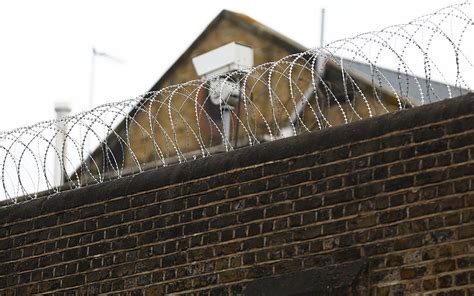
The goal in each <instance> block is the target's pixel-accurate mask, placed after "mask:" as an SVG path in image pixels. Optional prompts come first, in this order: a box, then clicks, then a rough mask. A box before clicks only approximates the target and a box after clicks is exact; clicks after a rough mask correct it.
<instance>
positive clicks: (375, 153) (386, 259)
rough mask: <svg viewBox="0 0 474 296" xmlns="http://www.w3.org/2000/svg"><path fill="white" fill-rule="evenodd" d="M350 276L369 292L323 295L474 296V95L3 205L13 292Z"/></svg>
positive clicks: (135, 290) (6, 276) (4, 266)
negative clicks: (344, 271) (343, 272)
mask: <svg viewBox="0 0 474 296" xmlns="http://www.w3.org/2000/svg"><path fill="white" fill-rule="evenodd" d="M348 265H350V266H356V267H357V268H360V269H361V270H362V271H361V272H362V273H357V272H356V269H353V272H352V273H351V277H356V278H351V279H350V280H348V282H351V283H352V282H353V281H356V282H358V284H357V285H358V286H357V288H354V289H355V290H350V291H349V290H344V289H346V288H347V287H343V288H344V289H342V288H341V289H342V290H335V288H336V287H333V288H334V289H333V290H324V289H323V290H318V291H320V293H325V292H326V293H329V292H328V291H333V292H334V291H339V292H340V293H350V292H351V291H352V293H355V294H357V293H362V294H371V295H405V294H416V293H425V292H426V293H432V294H434V295H472V294H474V95H472V94H470V95H467V96H464V97H460V98H456V99H450V100H445V101H443V102H439V103H435V104H430V105H426V106H422V107H418V108H414V109H411V110H405V111H401V112H396V113H392V114H387V115H384V116H380V117H376V118H373V119H369V120H362V121H360V122H356V123H353V124H350V125H346V126H340V127H334V128H331V129H328V130H324V131H320V132H315V133H311V134H307V135H301V136H298V137H293V138H288V139H284V140H280V141H275V142H271V143H264V144H261V145H258V146H255V147H250V148H244V149H240V150H237V151H234V152H229V153H225V154H220V155H216V156H214V157H211V158H206V159H200V160H196V161H193V162H189V163H185V164H182V165H175V166H170V167H165V168H159V169H156V170H153V171H149V172H145V173H142V174H139V175H136V176H133V177H125V178H122V179H119V180H115V181H110V182H106V183H103V184H98V185H92V186H88V187H84V188H81V189H77V190H73V191H69V192H64V193H61V194H58V195H57V196H54V197H51V198H38V199H36V200H32V201H28V202H24V203H21V204H17V205H13V206H4V207H2V208H0V294H1V295H28V294H33V293H41V294H48V293H52V294H68V295H70V294H72V295H74V294H76V295H83V294H91V295H94V294H98V293H105V294H107V293H116V292H118V291H122V292H127V293H128V294H131V295H145V294H146V295H157V294H165V293H167V294H169V293H177V294H191V293H201V294H212V295H225V294H232V295H234V294H241V293H244V294H245V293H251V292H250V291H259V289H261V287H260V288H259V287H258V286H256V285H257V284H258V283H259V281H260V282H261V281H262V280H265V279H266V278H270V277H272V278H277V279H278V278H279V277H282V276H288V277H290V278H291V276H292V275H293V276H294V275H295V274H297V273H298V272H302V271H306V272H307V274H314V276H315V278H318V279H320V280H321V281H322V282H325V281H326V282H327V283H332V282H331V280H330V279H325V278H324V274H332V273H333V272H336V273H337V268H338V267H344V266H348ZM354 268H355V267H354ZM326 270H329V271H330V272H324V271H326ZM335 270H336V271H335ZM347 276H349V275H347ZM295 278H297V277H295ZM257 280H258V281H257ZM287 280H288V278H284V277H282V278H281V282H285V281H287ZM342 282H345V280H344V281H342ZM268 283H269V282H267V283H265V282H262V284H261V285H262V287H264V286H265V285H267V286H268V285H269V284H268ZM349 288H350V287H349ZM314 289H322V288H321V287H319V288H317V287H316V288H314ZM338 289H339V288H338ZM360 289H362V290H360ZM341 291H343V292H341ZM361 291H362V292H361ZM282 293H283V292H282Z"/></svg>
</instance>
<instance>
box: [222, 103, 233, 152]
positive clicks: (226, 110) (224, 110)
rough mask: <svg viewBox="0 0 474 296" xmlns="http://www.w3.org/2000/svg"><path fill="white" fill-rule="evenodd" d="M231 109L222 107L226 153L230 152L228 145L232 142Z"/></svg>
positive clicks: (226, 106)
mask: <svg viewBox="0 0 474 296" xmlns="http://www.w3.org/2000/svg"><path fill="white" fill-rule="evenodd" d="M230 108H231V107H230V106H228V105H224V106H222V127H223V130H224V145H225V148H226V151H227V150H228V148H227V147H228V145H229V143H230V142H229V141H230V116H231V109H230Z"/></svg>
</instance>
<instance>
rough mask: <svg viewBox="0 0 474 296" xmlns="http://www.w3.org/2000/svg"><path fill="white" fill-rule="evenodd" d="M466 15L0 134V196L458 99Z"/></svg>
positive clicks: (461, 8)
mask: <svg viewBox="0 0 474 296" xmlns="http://www.w3.org/2000/svg"><path fill="white" fill-rule="evenodd" d="M467 7H470V4H469V3H467V2H466V3H462V4H457V5H452V6H448V7H445V8H443V9H441V10H439V11H437V12H435V13H431V14H428V15H424V16H422V17H419V18H417V19H415V20H413V21H411V22H409V23H407V24H403V25H394V26H390V27H388V28H385V29H383V30H380V31H375V32H370V33H364V34H360V35H357V36H355V37H352V38H346V39H342V40H338V41H335V42H332V43H329V44H327V45H326V46H324V47H321V48H313V49H309V50H307V51H304V52H301V53H297V54H292V55H289V56H286V57H284V58H282V59H280V60H278V61H274V62H270V63H266V64H262V65H258V66H255V67H253V68H251V69H242V70H239V71H233V72H230V73H227V74H225V75H221V76H216V77H212V78H209V79H205V80H194V81H189V82H186V83H181V84H177V85H173V86H169V87H166V88H163V89H161V90H159V91H153V92H149V93H146V94H144V95H141V96H139V97H136V98H133V99H129V100H125V101H121V102H116V103H109V104H105V105H102V106H99V107H97V108H94V109H92V110H89V111H86V112H82V113H79V114H76V115H74V116H68V117H66V118H63V119H61V120H54V121H44V122H40V123H37V124H34V125H31V126H27V127H20V128H17V129H15V130H12V131H9V132H0V168H1V171H0V176H1V182H2V184H1V186H0V187H1V189H0V198H2V197H3V198H5V199H8V200H9V201H11V202H17V201H19V200H24V199H31V198H35V197H37V196H38V195H52V194H55V193H57V192H60V191H63V190H67V189H73V188H78V187H82V186H86V185H89V184H95V183H101V182H104V181H106V180H111V179H116V178H121V177H123V176H125V175H130V174H136V173H139V172H142V171H144V170H147V169H150V168H156V167H161V166H167V165H170V164H174V163H182V162H186V161H190V160H195V159H198V158H204V157H208V156H211V155H213V154H216V153H220V152H224V151H231V150H234V149H236V148H240V147H246V146H252V145H256V144H259V143H261V142H265V141H273V140H276V139H279V138H284V137H288V136H295V135H299V134H302V133H308V132H311V131H314V130H319V129H324V128H328V127H331V126H334V125H339V124H347V123H350V122H353V121H357V120H360V119H363V118H368V117H373V116H376V115H380V114H384V113H387V112H392V111H396V110H401V109H404V108H409V107H413V106H417V105H423V104H426V103H430V102H434V101H438V100H441V99H445V98H451V97H454V96H458V95H461V94H464V93H467V92H468V91H470V85H469V83H472V80H470V81H467V78H466V77H464V75H463V74H464V73H469V71H472V69H473V68H474V67H473V64H472V63H471V61H470V59H469V57H468V56H467V53H468V52H469V51H465V50H464V47H465V46H466V45H467V46H469V44H470V43H474V42H472V29H473V26H474V24H473V21H472V19H471V17H470V16H469V15H468V14H467V13H466V10H467ZM439 52H442V54H441V55H440V54H439ZM384 65H386V66H387V67H391V68H392V69H394V70H389V69H388V68H386V67H384ZM415 73H422V74H420V75H419V76H417V75H415ZM470 73H472V72H470ZM434 78H436V80H438V81H439V82H438V81H435V80H434ZM231 101H232V103H230V102H231ZM226 121H227V122H228V125H227V126H226V124H225V122H226ZM90 143H92V144H94V143H95V146H96V148H95V149H90V147H91V144H90ZM54 162H55V163H56V164H57V167H58V168H59V169H60V171H61V174H60V175H61V177H60V181H59V182H58V181H57V180H56V179H55V177H54V169H53V165H52V164H53V163H54ZM20 196H21V198H19V197H20Z"/></svg>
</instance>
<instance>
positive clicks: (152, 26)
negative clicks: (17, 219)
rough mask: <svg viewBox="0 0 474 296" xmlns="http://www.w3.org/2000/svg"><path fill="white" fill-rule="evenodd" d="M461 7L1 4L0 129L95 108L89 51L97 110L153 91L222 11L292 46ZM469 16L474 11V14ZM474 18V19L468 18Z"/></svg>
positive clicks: (178, 1)
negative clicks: (61, 110)
mask: <svg viewBox="0 0 474 296" xmlns="http://www.w3.org/2000/svg"><path fill="white" fill-rule="evenodd" d="M454 3H457V2H453V1H448V0H431V1H413V0H410V1H408V0H397V1H367V0H359V1H342V0H321V1H315V0H312V1H304V0H291V1H288V0H286V1H275V0H273V1H263V0H261V1H255V0H253V1H250V0H239V1H235V0H234V1H227V0H219V1H211V0H200V1H189V0H188V1H183V0H173V1H45V0H43V1H21V0H20V1H2V2H0V38H1V42H0V130H1V131H7V130H11V129H13V128H15V127H18V126H22V125H26V124H33V123H35V122H37V121H40V120H47V119H52V118H53V117H54V111H53V106H54V102H55V101H69V102H70V103H71V105H72V107H73V113H77V112H79V111H81V110H84V109H86V108H87V107H88V98H89V83H90V64H91V63H90V60H91V48H92V47H93V46H95V47H96V48H97V50H98V51H101V52H106V53H107V54H110V55H112V56H115V57H117V58H119V59H121V60H123V61H124V62H123V63H116V62H113V61H111V60H107V59H98V60H97V63H96V79H95V83H96V85H95V102H94V103H95V105H98V104H102V103H105V102H111V101H117V100H122V99H126V98H130V97H133V96H136V95H139V94H141V93H144V92H146V91H147V90H149V88H150V87H151V86H152V85H153V84H154V83H155V82H156V81H157V80H158V79H159V77H160V76H161V75H162V74H163V73H164V72H165V71H166V70H167V69H168V67H169V66H170V65H171V64H172V63H173V62H174V61H175V60H176V59H177V58H178V57H179V55H180V54H181V53H182V52H183V51H184V50H185V49H186V48H187V47H188V46H189V45H190V44H191V42H192V41H193V40H194V39H195V38H196V37H197V36H198V35H199V34H200V33H201V32H202V31H203V30H204V28H205V27H206V26H207V24H208V23H209V22H210V21H211V20H212V19H213V18H214V17H215V16H216V15H217V14H218V13H219V12H220V11H221V10H222V9H229V10H233V11H237V12H240V13H244V14H247V15H249V16H251V17H253V18H255V19H256V20H258V21H260V22H262V23H263V24H266V25H267V26H269V27H271V28H273V29H275V30H276V31H279V32H280V33H282V34H284V35H286V36H288V37H290V38H292V39H294V40H295V41H297V42H299V43H301V44H303V45H305V46H308V47H313V46H316V45H318V44H319V30H320V28H319V27H320V10H321V8H322V7H324V8H326V20H327V21H326V41H327V42H330V41H334V40H337V39H341V38H345V37H351V36H354V35H356V34H359V33H363V32H366V31H373V30H378V29H381V28H383V27H386V26H389V25H392V24H399V23H406V22H408V21H410V20H412V19H413V18H415V17H417V16H420V15H423V14H426V13H431V12H433V11H435V10H438V9H440V8H442V7H444V6H447V5H450V4H454ZM469 9H472V7H470V8H469ZM472 15H473V14H472V13H471V16H472Z"/></svg>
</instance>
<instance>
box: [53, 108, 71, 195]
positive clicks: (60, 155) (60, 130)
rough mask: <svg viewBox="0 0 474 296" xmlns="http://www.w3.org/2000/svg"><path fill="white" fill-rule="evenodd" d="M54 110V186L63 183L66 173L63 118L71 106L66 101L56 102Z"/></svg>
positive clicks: (65, 129) (64, 123)
mask: <svg viewBox="0 0 474 296" xmlns="http://www.w3.org/2000/svg"><path fill="white" fill-rule="evenodd" d="M54 111H55V112H56V120H57V121H56V128H57V133H56V152H55V155H54V186H57V187H59V186H61V185H62V184H63V183H64V175H65V173H66V168H65V159H66V155H67V152H66V148H67V146H66V143H67V142H66V139H67V137H66V131H67V126H66V122H65V121H64V120H63V119H64V118H65V117H66V116H67V115H68V114H69V112H71V107H69V104H68V103H67V102H57V103H56V104H55V105H54Z"/></svg>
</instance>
